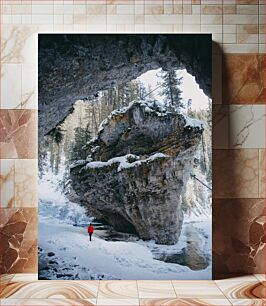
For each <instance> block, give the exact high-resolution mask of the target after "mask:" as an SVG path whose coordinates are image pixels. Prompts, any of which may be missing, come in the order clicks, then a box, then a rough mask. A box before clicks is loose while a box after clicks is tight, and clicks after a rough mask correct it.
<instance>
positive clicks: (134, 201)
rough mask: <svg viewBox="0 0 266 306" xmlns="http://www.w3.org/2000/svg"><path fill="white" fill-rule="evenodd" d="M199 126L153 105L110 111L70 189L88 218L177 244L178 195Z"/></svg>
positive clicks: (77, 167)
mask: <svg viewBox="0 0 266 306" xmlns="http://www.w3.org/2000/svg"><path fill="white" fill-rule="evenodd" d="M202 131H203V128H202V124H201V122H199V121H194V119H193V120H191V119H190V118H188V117H186V116H184V115H182V114H178V113H174V112H167V111H166V110H165V109H163V107H162V106H160V105H158V104H157V103H155V102H152V101H147V102H143V101H137V102H134V103H131V104H130V105H129V106H128V107H126V108H123V109H120V110H117V111H114V112H112V113H111V114H110V116H109V117H108V118H107V119H106V120H105V122H104V123H103V124H102V125H101V128H100V129H99V132H98V135H97V137H96V138H95V139H94V140H93V141H92V142H90V143H89V144H88V147H87V151H88V157H89V158H88V159H87V162H85V163H84V162H82V163H77V164H76V165H73V166H72V168H71V179H72V185H73V188H74V190H75V192H76V193H77V194H78V195H79V197H80V199H81V202H82V204H83V205H84V206H86V207H87V208H88V210H89V211H90V213H91V214H92V215H94V216H96V217H98V218H100V219H104V220H105V221H106V222H108V223H109V224H111V225H113V226H114V228H116V229H117V230H120V231H123V232H134V233H137V234H138V235H139V236H140V237H141V238H142V239H144V240H148V239H154V240H155V241H156V242H157V243H159V244H174V243H176V242H177V241H178V237H179V235H180V233H181V229H182V223H183V212H182V208H181V207H182V193H183V191H184V187H185V186H186V182H187V181H188V179H189V175H190V170H191V167H192V164H193V162H192V161H193V157H194V154H195V151H196V150H197V148H198V145H199V144H200V140H201V134H202Z"/></svg>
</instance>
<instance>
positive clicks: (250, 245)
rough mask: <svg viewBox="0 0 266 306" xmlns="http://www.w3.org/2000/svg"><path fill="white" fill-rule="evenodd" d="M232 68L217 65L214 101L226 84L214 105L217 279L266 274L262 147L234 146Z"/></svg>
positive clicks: (214, 221) (265, 211)
mask: <svg viewBox="0 0 266 306" xmlns="http://www.w3.org/2000/svg"><path fill="white" fill-rule="evenodd" d="M213 48H214V51H215V52H214V53H216V54H218V57H220V58H221V60H222V62H224V57H225V55H224V54H222V50H221V49H220V48H219V46H218V45H216V44H215V43H214V46H213ZM217 68H219V69H217ZM228 68H229V67H228V66H225V65H224V63H223V64H222V65H221V66H220V65H215V64H214V65H213V67H212V69H213V76H215V81H214V82H213V97H214V103H219V102H217V100H215V96H216V95H217V93H218V92H219V91H221V88H222V89H223V90H222V91H223V97H222V103H223V104H222V105H214V107H213V146H214V149H213V205H212V207H213V226H212V231H213V232H212V233H213V259H212V260H213V261H212V262H213V279H219V278H230V277H233V276H236V275H246V274H253V273H265V268H266V262H265V256H266V232H265V231H266V207H265V200H264V199H258V184H259V181H258V176H259V173H258V168H257V167H258V160H259V156H258V154H259V153H258V151H259V150H254V149H251V150H250V149H245V150H243V149H242V150H241V149H231V150H229V149H228V148H229V144H228V143H229V139H230V126H229V125H228V112H229V111H228V109H229V107H228V104H229V103H232V102H234V101H229V100H228V99H229V98H228V97H229V96H230V95H229V93H230V94H231V91H232V84H229V82H230V77H229V75H230V76H231V74H232V71H229V69H228ZM217 80H219V81H218V82H217ZM240 100H241V99H240ZM241 101H242V100H241ZM226 104H227V105H226ZM260 167H263V166H262V165H260Z"/></svg>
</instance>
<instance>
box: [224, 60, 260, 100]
mask: <svg viewBox="0 0 266 306" xmlns="http://www.w3.org/2000/svg"><path fill="white" fill-rule="evenodd" d="M264 74H265V61H264V55H258V54H246V55H243V54H241V55H239V54H225V55H224V58H223V103H226V104H258V103H260V104H264V103H265V98H264V97H265V80H264Z"/></svg>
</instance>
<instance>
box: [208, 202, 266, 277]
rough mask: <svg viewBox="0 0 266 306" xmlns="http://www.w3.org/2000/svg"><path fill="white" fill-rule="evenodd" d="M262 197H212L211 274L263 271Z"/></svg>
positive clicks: (265, 246)
mask: <svg viewBox="0 0 266 306" xmlns="http://www.w3.org/2000/svg"><path fill="white" fill-rule="evenodd" d="M265 225H266V208H265V200H264V199H220V200H218V199H215V200H213V276H214V278H217V277H219V274H224V275H227V276H228V275H230V274H231V275H233V274H239V273H240V274H242V273H244V274H249V273H256V272H257V271H258V272H259V271H265V269H266V266H265V249H266V242H265V237H266V233H265Z"/></svg>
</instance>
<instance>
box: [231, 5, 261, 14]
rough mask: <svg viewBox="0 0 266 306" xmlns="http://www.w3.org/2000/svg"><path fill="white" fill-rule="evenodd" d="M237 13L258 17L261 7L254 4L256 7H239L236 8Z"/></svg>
mask: <svg viewBox="0 0 266 306" xmlns="http://www.w3.org/2000/svg"><path fill="white" fill-rule="evenodd" d="M236 13H237V14H239V15H245V14H248V15H258V13H259V7H258V5H256V4H254V5H250V4H249V5H245V4H242V5H237V6H236Z"/></svg>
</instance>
